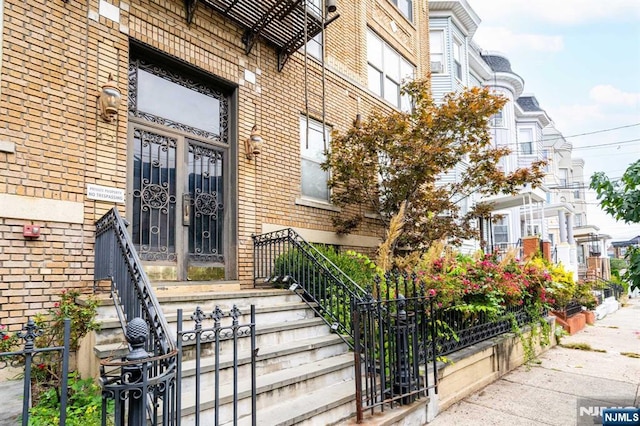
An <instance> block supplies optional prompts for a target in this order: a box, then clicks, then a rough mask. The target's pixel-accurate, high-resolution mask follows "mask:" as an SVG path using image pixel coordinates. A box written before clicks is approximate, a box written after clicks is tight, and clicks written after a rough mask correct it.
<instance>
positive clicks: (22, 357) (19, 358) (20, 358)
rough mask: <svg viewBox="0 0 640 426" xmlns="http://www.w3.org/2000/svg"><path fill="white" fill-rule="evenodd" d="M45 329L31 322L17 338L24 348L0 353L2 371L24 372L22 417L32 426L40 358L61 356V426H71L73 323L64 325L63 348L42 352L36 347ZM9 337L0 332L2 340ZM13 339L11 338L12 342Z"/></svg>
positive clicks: (30, 320)
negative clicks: (36, 368)
mask: <svg viewBox="0 0 640 426" xmlns="http://www.w3.org/2000/svg"><path fill="white" fill-rule="evenodd" d="M42 332H43V331H42V329H41V328H40V327H38V325H36V323H35V322H34V321H33V320H32V319H29V320H28V321H27V324H25V325H24V327H23V328H22V331H21V332H19V333H18V334H17V336H18V339H19V341H22V343H23V347H22V349H20V350H17V351H13V352H1V353H0V369H5V368H8V367H14V368H18V369H21V370H22V372H23V378H22V380H23V399H22V413H21V415H20V417H21V422H22V426H27V425H28V424H29V408H30V405H31V386H32V377H33V373H34V368H33V367H34V365H38V364H39V361H38V359H39V357H42V356H47V355H49V356H50V355H54V354H57V355H59V356H58V360H57V361H56V362H59V363H60V392H59V407H60V417H59V423H58V424H59V425H60V426H64V425H65V424H66V422H67V393H68V377H69V347H70V336H71V320H69V319H66V320H65V321H64V337H63V344H62V346H51V347H45V348H39V347H37V346H36V342H37V340H36V339H37V338H38V337H39V336H41V335H42ZM5 336H9V334H6V333H4V332H0V339H5ZM9 338H10V337H7V338H6V339H7V340H8V339H9Z"/></svg>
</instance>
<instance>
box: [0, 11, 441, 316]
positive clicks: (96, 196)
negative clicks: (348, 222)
mask: <svg viewBox="0 0 640 426" xmlns="http://www.w3.org/2000/svg"><path fill="white" fill-rule="evenodd" d="M258 4H259V5H260V7H257V5H258ZM303 4H305V3H304V2H282V1H280V0H261V1H260V2H257V1H255V0H254V1H249V0H239V1H223V0H209V1H207V2H202V3H199V2H196V1H192V0H189V1H186V2H174V1H166V0H158V1H154V2H149V1H147V0H133V1H131V2H126V3H125V2H110V1H108V0H104V1H100V2H97V1H93V2H85V3H79V2H74V1H69V2H54V3H43V2H37V1H34V0H27V1H23V2H20V1H17V0H4V16H3V15H1V14H0V21H1V22H0V24H2V25H0V28H2V33H1V34H0V35H1V36H2V43H0V45H2V47H3V50H2V57H1V63H0V69H1V70H2V75H1V80H0V115H1V116H2V117H4V119H5V120H6V121H5V125H4V126H3V128H2V129H1V130H0V162H1V163H2V164H3V165H4V166H3V167H2V170H0V248H1V250H0V275H1V276H2V283H0V288H1V289H2V295H1V296H0V322H2V323H3V324H9V325H17V324H22V323H23V318H24V317H25V316H29V315H33V314H34V313H36V312H39V311H41V310H42V309H43V308H48V307H52V306H53V301H54V300H55V298H56V296H57V293H59V291H60V290H62V288H68V287H76V288H89V287H90V286H91V285H92V280H93V256H94V251H93V244H94V238H95V235H94V232H95V229H94V223H95V221H96V220H97V219H99V218H100V217H101V216H102V215H103V214H104V213H105V212H106V211H108V210H109V209H111V208H113V207H114V206H117V207H118V208H119V210H120V211H121V213H122V214H124V215H125V216H126V218H127V219H128V221H129V222H130V227H129V229H130V232H131V235H132V237H133V241H134V244H135V246H136V248H137V250H138V253H139V255H140V257H141V258H142V260H143V262H144V265H145V269H146V270H147V272H148V273H149V275H150V276H151V277H152V278H153V279H156V280H170V281H171V280H185V279H200V280H206V281H213V280H215V281H217V282H222V283H225V282H229V281H231V282H235V283H240V284H241V285H242V286H243V287H251V286H252V285H253V282H252V278H253V269H252V264H253V257H252V256H253V255H252V253H253V251H252V250H253V246H252V240H251V236H252V235H253V234H259V233H263V232H268V231H272V230H276V229H280V228H284V227H295V228H296V229H297V230H298V231H299V233H300V234H301V235H302V236H303V237H305V238H306V239H308V240H309V241H311V242H318V243H326V244H332V245H337V246H341V247H350V248H356V249H359V250H363V251H372V250H374V249H375V247H376V246H377V244H378V243H379V240H380V237H381V236H382V232H381V231H382V230H381V229H380V227H379V224H378V222H376V221H375V220H374V219H369V221H368V222H365V223H364V224H363V225H362V226H361V227H360V228H359V229H357V230H356V231H355V232H354V233H353V234H352V235H349V236H339V235H337V234H336V233H335V232H334V231H333V226H332V223H331V218H332V217H334V216H336V215H339V214H340V209H338V208H336V207H335V206H333V205H332V204H331V203H330V201H329V196H330V194H329V192H328V190H327V187H326V179H327V177H328V173H327V172H325V171H323V170H321V168H320V163H321V162H322V161H323V157H324V155H323V151H324V149H325V148H326V147H328V146H329V142H330V141H329V138H330V136H329V135H330V131H331V130H338V131H344V130H346V129H347V128H348V127H349V126H351V125H352V122H353V120H354V119H355V117H356V115H357V114H368V113H369V112H371V111H372V110H392V109H394V108H406V107H407V103H406V99H404V98H403V97H401V95H400V86H401V84H402V81H403V79H405V78H411V77H413V76H422V77H425V76H427V75H428V72H429V65H430V64H429V59H428V50H427V49H428V41H427V40H426V37H427V35H428V12H427V2H426V0H420V1H391V0H389V1H387V0H363V1H357V2H337V10H335V11H334V10H331V11H323V10H321V8H320V7H318V6H319V5H320V4H324V2H320V1H314V2H312V4H309V6H308V8H307V9H305V8H304V7H303ZM0 5H2V2H1V1H0ZM305 13H306V17H305ZM304 22H307V24H308V25H307V29H306V31H305V29H304V28H303V23H304ZM324 24H326V30H325V31H324V32H323V31H322V27H323V25H324ZM305 35H306V36H307V39H308V41H309V42H308V44H307V49H306V51H307V55H306V57H305V54H304V49H303V46H304V45H305V42H306V41H307V40H305V39H304V36H305ZM323 47H324V50H325V56H324V58H323V55H322V52H323ZM110 78H112V79H113V82H112V83H110V84H107V83H108V81H109V80H110ZM109 86H113V87H112V89H117V90H119V91H120V92H121V94H122V102H121V103H120V105H119V107H118V109H117V110H115V114H114V115H113V117H112V118H109V117H108V116H107V115H106V114H105V118H103V117H101V111H100V109H99V108H98V103H97V99H98V94H99V93H100V92H101V89H102V88H104V90H105V93H106V92H108V91H109V90H112V89H109ZM102 99H104V100H107V98H106V97H105V98H102ZM251 138H252V139H253V140H254V141H255V140H259V139H262V140H263V141H264V145H263V146H262V147H261V150H260V151H261V152H260V153H259V154H255V153H254V151H257V149H255V150H254V146H253V145H251V144H245V142H246V141H247V140H248V139H251ZM247 148H249V150H250V151H251V152H249V151H247ZM248 157H250V158H248ZM26 225H29V226H31V225H35V226H37V227H39V230H40V236H39V237H25V236H24V235H23V228H24V227H25V226H26Z"/></svg>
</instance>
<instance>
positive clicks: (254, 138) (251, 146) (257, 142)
mask: <svg viewBox="0 0 640 426" xmlns="http://www.w3.org/2000/svg"><path fill="white" fill-rule="evenodd" d="M263 144H264V141H263V140H262V136H260V133H258V125H254V126H253V128H252V129H251V134H250V135H249V137H248V138H247V139H246V140H245V141H244V150H245V152H246V154H247V159H249V160H253V158H254V157H255V156H257V155H260V152H261V150H262V145H263Z"/></svg>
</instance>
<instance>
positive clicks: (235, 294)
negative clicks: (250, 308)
mask: <svg viewBox="0 0 640 426" xmlns="http://www.w3.org/2000/svg"><path fill="white" fill-rule="evenodd" d="M163 292H164V291H159V292H156V299H158V302H160V303H161V304H162V303H167V302H180V301H184V302H191V301H198V300H210V299H219V300H229V299H247V298H251V299H253V298H259V297H272V296H291V295H292V294H293V293H292V292H291V291H289V290H286V289H268V290H238V291H229V292H222V291H207V292H196V293H189V294H165V295H163V294H159V293H163ZM88 296H89V295H82V296H79V297H78V299H77V301H78V303H79V304H81V305H86V304H87V300H86V299H87V297H88ZM92 296H93V297H94V298H95V299H96V301H97V302H98V306H106V305H109V304H113V301H112V300H111V296H110V294H109V293H96V294H94V295H92Z"/></svg>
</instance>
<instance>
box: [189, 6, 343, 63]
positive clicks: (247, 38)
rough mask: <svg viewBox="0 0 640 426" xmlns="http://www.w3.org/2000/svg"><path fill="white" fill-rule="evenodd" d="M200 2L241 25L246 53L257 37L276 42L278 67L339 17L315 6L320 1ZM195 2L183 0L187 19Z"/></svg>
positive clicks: (190, 18) (193, 9)
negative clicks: (329, 14)
mask: <svg viewBox="0 0 640 426" xmlns="http://www.w3.org/2000/svg"><path fill="white" fill-rule="evenodd" d="M203 3H204V4H205V5H207V6H209V7H211V8H212V9H214V10H215V11H217V12H218V13H220V14H222V15H223V16H225V17H226V18H228V19H231V20H232V21H234V22H235V23H237V24H238V25H240V26H241V27H242V28H244V35H243V37H242V42H243V43H244V45H245V52H246V53H247V54H249V53H250V52H251V50H252V48H253V46H254V45H255V43H256V40H257V39H258V38H260V37H262V38H264V39H265V40H266V41H267V42H269V43H270V44H271V45H273V46H275V48H276V50H277V52H278V71H281V70H282V68H283V67H284V64H285V62H286V61H287V60H288V59H289V57H290V56H291V55H292V54H293V53H294V52H296V51H297V50H298V49H300V48H301V47H302V46H304V44H305V43H306V42H307V41H309V40H311V39H312V38H313V37H315V36H316V35H318V34H319V33H320V32H321V31H322V28H323V27H326V26H327V25H329V24H330V23H331V22H333V21H334V20H336V19H337V18H338V17H339V15H338V14H336V13H334V14H332V16H331V17H329V16H327V14H328V12H326V11H323V10H320V8H319V7H318V4H322V2H314V1H311V0H261V1H255V0H204V1H203ZM197 4H198V1H197V0H185V8H186V16H187V22H188V23H191V21H192V19H193V16H194V13H195V9H196V6H197ZM305 24H306V29H305ZM305 36H306V39H305Z"/></svg>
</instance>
